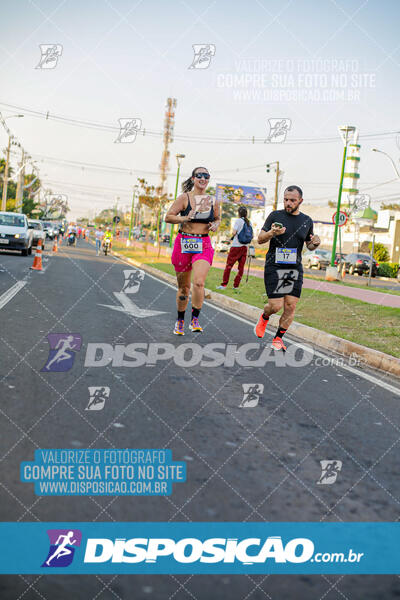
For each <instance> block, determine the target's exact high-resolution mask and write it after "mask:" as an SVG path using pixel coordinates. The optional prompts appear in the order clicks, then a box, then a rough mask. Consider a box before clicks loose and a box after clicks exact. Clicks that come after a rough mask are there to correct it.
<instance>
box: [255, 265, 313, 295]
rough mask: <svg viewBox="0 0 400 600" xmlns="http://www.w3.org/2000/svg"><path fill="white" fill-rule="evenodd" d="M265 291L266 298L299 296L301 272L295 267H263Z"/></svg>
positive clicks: (301, 279) (301, 285)
mask: <svg viewBox="0 0 400 600" xmlns="http://www.w3.org/2000/svg"><path fill="white" fill-rule="evenodd" d="M264 283H265V291H266V292H267V296H268V298H284V297H285V296H296V298H300V295H301V288H302V287H303V272H302V271H299V269H297V268H293V269H291V268H287V267H286V268H279V267H278V266H276V267H270V266H269V267H267V268H265V269H264Z"/></svg>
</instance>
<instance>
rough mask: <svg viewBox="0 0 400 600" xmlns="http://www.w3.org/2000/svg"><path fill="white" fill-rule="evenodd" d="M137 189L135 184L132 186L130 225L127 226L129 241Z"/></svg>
mask: <svg viewBox="0 0 400 600" xmlns="http://www.w3.org/2000/svg"><path fill="white" fill-rule="evenodd" d="M137 187H138V186H137V184H136V185H134V186H133V195H132V205H131V221H130V224H129V237H128V239H129V241H131V237H132V227H133V214H134V210H135V200H136V192H137ZM135 220H136V219H135ZM135 225H136V223H135Z"/></svg>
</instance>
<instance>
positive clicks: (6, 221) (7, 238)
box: [0, 212, 33, 256]
mask: <svg viewBox="0 0 400 600" xmlns="http://www.w3.org/2000/svg"><path fill="white" fill-rule="evenodd" d="M32 240H33V232H32V229H29V227H28V219H27V218H26V215H23V214H22V213H14V212H0V248H2V249H3V250H20V251H21V254H22V256H28V254H31V253H32Z"/></svg>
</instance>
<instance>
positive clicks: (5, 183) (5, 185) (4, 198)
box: [1, 135, 12, 211]
mask: <svg viewBox="0 0 400 600" xmlns="http://www.w3.org/2000/svg"><path fill="white" fill-rule="evenodd" d="M11 138H12V135H9V136H8V146H7V153H6V165H5V167H4V178H3V196H2V199H1V210H3V211H5V210H6V208H7V188H8V165H9V163H10V147H11Z"/></svg>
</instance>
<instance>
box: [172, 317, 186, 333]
mask: <svg viewBox="0 0 400 600" xmlns="http://www.w3.org/2000/svg"><path fill="white" fill-rule="evenodd" d="M184 326H185V321H183V320H182V319H178V320H177V322H176V323H175V329H174V334H175V335H185V332H184V329H183V328H184Z"/></svg>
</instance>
